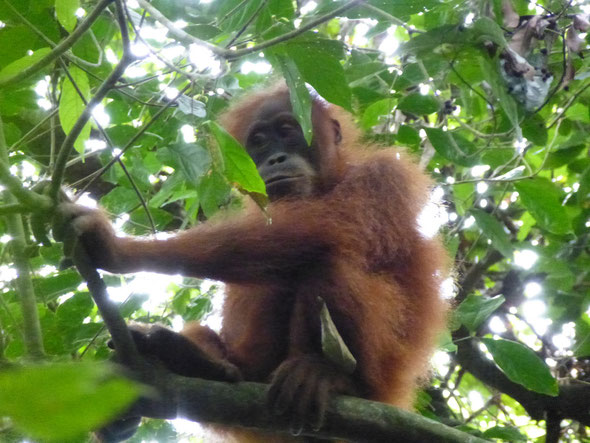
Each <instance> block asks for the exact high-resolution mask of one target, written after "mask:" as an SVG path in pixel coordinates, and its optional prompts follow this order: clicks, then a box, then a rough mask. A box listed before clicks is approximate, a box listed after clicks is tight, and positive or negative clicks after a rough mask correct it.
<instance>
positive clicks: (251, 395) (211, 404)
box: [133, 372, 485, 443]
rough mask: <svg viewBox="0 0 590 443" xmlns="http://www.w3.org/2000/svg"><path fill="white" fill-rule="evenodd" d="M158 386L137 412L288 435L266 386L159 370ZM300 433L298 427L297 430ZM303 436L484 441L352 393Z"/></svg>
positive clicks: (285, 421) (409, 441)
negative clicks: (319, 425)
mask: <svg viewBox="0 0 590 443" xmlns="http://www.w3.org/2000/svg"><path fill="white" fill-rule="evenodd" d="M154 380H155V384H154V386H155V387H156V389H157V390H158V392H161V393H162V395H161V397H160V398H162V399H163V400H162V401H161V402H158V401H154V400H153V399H152V400H148V401H141V402H140V404H138V406H137V408H135V410H134V411H133V413H136V414H140V415H142V416H146V417H158V418H175V417H176V416H179V417H183V418H186V419H189V420H192V421H200V422H207V423H216V424H223V425H230V426H234V427H248V428H259V429H265V430H272V431H276V432H282V433H285V434H287V433H289V432H290V426H289V420H288V418H281V417H277V416H276V415H275V414H273V412H272V411H270V410H269V409H268V406H267V403H266V385H263V384H259V383H249V382H242V383H224V382H215V381H210V380H202V379H198V378H188V377H181V376H178V375H175V374H172V373H169V372H156V374H155V377H154ZM297 431H299V430H297ZM301 434H302V435H309V436H317V437H323V438H330V439H338V440H350V441H370V442H391V441H403V442H406V443H412V442H415V443H423V442H425V441H436V442H473V443H476V442H484V441H485V440H482V439H480V438H477V437H474V436H472V435H469V434H466V433H463V432H461V431H458V430H456V429H453V428H451V427H448V426H445V425H444V424H442V423H439V422H436V421H434V420H430V419H428V418H425V417H423V416H421V415H418V414H413V413H411V412H408V411H405V410H401V409H398V408H394V407H392V406H389V405H386V404H383V403H378V402H374V401H368V400H363V399H360V398H353V397H337V398H335V399H334V400H332V402H331V404H330V406H329V408H328V411H327V415H326V423H325V425H324V426H323V427H322V429H320V430H319V431H313V430H311V429H307V428H304V429H302V430H301Z"/></svg>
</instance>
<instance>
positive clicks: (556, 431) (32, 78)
mask: <svg viewBox="0 0 590 443" xmlns="http://www.w3.org/2000/svg"><path fill="white" fill-rule="evenodd" d="M586 13H590V3H585V2H583V1H569V0H568V1H566V0H539V1H538V2H536V3H535V2H528V1H525V0H482V1H467V2H465V1H459V0H422V1H413V0H367V1H365V2H362V1H358V0H354V1H349V2H346V1H332V0H315V1H314V0H298V1H291V0H248V1H241V0H213V1H211V2H205V1H201V2H199V1H198V0H183V1H171V0H154V1H152V2H147V1H146V0H128V1H126V2H123V1H121V0H118V1H115V2H110V1H107V0H102V1H98V0H95V1H81V0H18V1H16V0H2V1H0V183H1V184H2V185H3V188H4V193H3V195H2V205H1V206H0V215H2V216H3V217H2V218H0V242H1V245H2V248H1V251H2V254H1V255H0V258H1V260H2V264H1V265H0V285H1V287H2V294H1V296H0V367H2V368H5V369H4V370H3V371H2V372H0V417H1V416H4V417H5V418H3V419H0V439H1V440H2V441H12V440H15V441H19V440H21V439H22V438H24V436H29V437H32V438H34V439H38V440H47V439H53V440H57V441H66V440H68V439H74V440H72V441H79V440H81V441H84V440H85V439H86V438H87V437H85V436H84V435H85V432H87V431H88V430H89V429H92V428H95V427H96V426H98V425H99V424H101V423H104V422H105V421H108V420H109V418H112V417H113V416H114V415H116V414H117V413H118V412H119V411H120V410H121V409H122V408H124V407H125V405H127V404H128V403H129V402H130V401H132V400H133V399H134V398H135V396H136V395H137V390H136V388H135V386H134V385H131V384H129V383H126V382H125V381H124V380H123V379H121V378H119V377H118V376H116V375H115V374H114V373H112V372H111V370H110V367H109V366H106V365H105V366H104V367H103V366H97V363H95V362H96V361H102V360H105V359H107V357H108V356H109V351H108V349H107V346H106V342H107V340H108V331H107V330H106V329H105V327H104V324H103V322H102V318H101V316H100V315H99V313H98V311H97V309H96V307H95V306H94V304H93V302H92V299H91V298H90V296H89V294H88V291H87V289H86V286H85V284H84V283H83V281H82V279H81V277H80V276H79V275H78V273H77V272H76V271H75V270H73V269H71V268H70V269H62V268H63V267H61V268H60V260H61V258H62V256H63V251H62V247H61V245H60V243H57V242H55V241H53V239H52V234H51V232H50V230H49V227H50V222H51V218H52V213H53V210H54V208H55V205H56V202H58V201H59V200H60V198H63V195H62V193H61V192H60V187H62V186H64V187H67V190H68V193H69V195H70V198H74V196H75V197H78V198H81V200H79V201H85V202H87V203H89V204H91V203H92V202H98V204H100V205H101V206H102V207H103V208H105V210H106V211H108V212H109V213H110V214H112V215H113V216H114V217H116V222H115V223H116V225H117V227H118V229H121V230H122V231H124V232H127V233H130V234H148V233H155V232H163V231H169V230H173V229H179V228H181V229H182V228H185V227H188V226H191V225H193V224H194V223H197V222H198V220H204V219H206V218H208V217H211V216H212V215H213V214H215V213H216V212H217V211H218V210H220V209H221V208H223V209H230V210H231V209H233V208H239V207H240V206H241V204H242V203H241V201H242V199H243V198H250V197H253V198H254V199H255V200H256V201H257V202H258V203H259V204H260V205H261V206H263V205H264V204H265V200H264V196H263V194H264V189H263V187H261V185H260V179H259V177H258V175H257V173H256V171H255V168H254V166H253V163H252V162H251V161H250V159H249V158H248V157H247V155H245V154H244V151H243V150H242V149H241V147H240V146H238V145H236V143H235V141H234V140H233V139H231V138H230V137H228V135H227V134H226V133H225V132H224V131H223V130H222V129H221V128H220V127H219V126H218V125H216V124H215V123H213V122H214V121H215V119H216V116H217V115H218V114H219V113H220V112H221V111H222V110H223V109H224V107H225V106H226V105H227V102H228V100H229V99H231V97H233V96H236V95H239V94H240V93H241V92H242V91H244V90H248V89H251V88H255V87H261V86H262V87H264V85H265V84H267V83H268V81H269V80H268V78H269V76H272V75H274V76H276V77H277V78H280V77H283V78H285V80H286V82H287V84H288V86H289V88H290V89H291V92H292V102H293V105H294V109H295V110H296V112H297V114H298V118H299V121H300V123H301V125H302V127H303V129H304V131H305V132H306V134H307V135H310V129H311V128H310V108H309V91H308V89H307V88H306V87H305V83H307V84H308V85H311V86H312V87H313V88H314V89H315V90H316V91H317V92H318V93H319V94H320V95H321V96H323V97H324V98H325V99H326V100H328V101H330V102H332V103H334V104H337V105H339V106H341V107H343V108H345V109H347V110H349V111H350V112H352V113H353V114H354V115H355V117H356V119H357V121H358V124H359V126H360V127H361V128H362V129H363V130H364V131H365V137H366V138H367V139H372V140H375V141H377V142H379V143H381V144H384V145H391V144H396V145H398V146H401V147H404V148H406V149H407V150H408V151H410V152H412V153H413V154H415V156H416V158H417V159H418V161H420V163H421V164H422V165H423V166H424V167H425V168H427V169H428V170H429V171H430V172H431V173H432V176H433V178H434V180H435V181H436V188H435V189H434V191H433V204H432V206H431V207H430V208H429V210H428V211H427V213H425V215H424V217H423V219H422V224H423V229H424V230H425V233H426V234H428V233H429V232H431V231H432V230H433V224H434V225H442V235H444V237H445V241H446V244H447V246H448V249H449V252H450V254H451V255H452V256H453V257H454V259H455V273H456V278H455V281H456V283H455V284H453V283H452V282H451V281H449V282H448V283H449V284H448V285H447V287H446V288H445V289H446V291H447V293H448V294H449V295H450V296H452V297H454V299H455V302H454V305H455V306H456V309H455V313H454V315H453V318H452V320H451V322H450V328H449V333H448V334H446V336H445V337H442V338H441V350H440V351H439V352H438V353H437V355H436V356H435V357H434V359H433V363H434V367H435V371H434V376H433V380H432V386H431V387H429V388H428V389H425V390H424V392H422V393H421V395H420V396H419V399H418V410H419V411H420V412H421V413H422V414H423V415H426V416H427V417H430V418H434V419H435V420H440V421H442V422H444V423H446V424H450V425H452V426H457V427H459V428H460V429H462V430H465V431H467V432H470V433H473V434H476V435H478V436H480V437H483V438H498V439H503V440H505V441H527V440H529V441H536V440H537V439H539V440H543V439H544V438H545V434H547V436H546V437H547V441H557V440H558V439H561V440H562V441H588V438H589V437H587V436H586V432H587V429H588V428H587V426H590V386H589V385H588V382H590V277H589V275H588V272H589V271H590V256H589V254H590V245H589V241H590V235H589V234H590V231H589V227H590V158H589V157H588V142H587V141H586V137H587V135H588V131H589V130H590V112H589V105H590V92H588V88H589V86H590V79H589V78H590V67H589V62H588V59H587V58H585V57H584V55H585V54H587V53H588V49H587V47H588V46H587V44H588V41H587V39H588V37H587V36H586V31H587V30H588V28H590V23H589V22H588V20H587V17H586ZM435 227H436V226H434V228H435ZM17 276H18V279H17ZM105 279H106V281H107V284H108V285H109V290H110V294H111V298H112V299H113V300H115V301H117V303H118V304H119V307H120V312H121V314H122V315H123V316H124V318H126V319H133V320H135V321H140V322H160V323H163V324H166V325H170V326H173V327H175V328H178V327H180V326H181V325H182V323H183V322H186V321H190V320H196V319H203V318H206V317H207V316H208V315H209V321H210V322H215V321H216V318H215V315H210V312H211V311H212V309H213V307H214V305H215V304H216V303H214V301H215V297H214V294H216V293H217V292H218V291H217V286H216V285H214V284H211V282H200V281H195V280H191V279H183V278H181V277H173V278H166V277H161V276H152V275H146V274H142V275H140V276H129V277H119V276H109V275H106V276H105ZM33 360H43V361H44V362H45V366H41V367H40V366H38V363H35V364H33V363H32V361H33ZM72 361H81V362H82V363H79V362H78V363H76V364H73V363H72ZM96 368H100V370H97V369H96ZM175 425H176V426H173V425H170V424H169V423H167V422H163V421H157V420H146V421H145V422H144V424H143V426H142V428H141V429H140V431H139V433H138V435H137V436H136V437H135V439H136V441H141V440H142V439H148V440H154V439H156V440H158V441H165V440H166V439H172V440H176V439H180V434H178V435H177V432H182V430H183V429H184V428H183V427H182V426H181V425H179V423H175ZM80 435H82V437H80ZM186 438H196V437H186Z"/></svg>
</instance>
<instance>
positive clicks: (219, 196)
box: [198, 171, 231, 218]
mask: <svg viewBox="0 0 590 443" xmlns="http://www.w3.org/2000/svg"><path fill="white" fill-rule="evenodd" d="M198 191H199V204H200V206H201V208H202V209H203V213H204V214H205V217H207V218H211V217H212V216H213V215H214V214H215V213H216V212H217V211H218V210H219V208H220V207H221V206H222V205H224V204H226V203H227V200H228V199H229V193H230V191H231V187H230V186H229V185H228V183H227V181H226V180H225V179H224V178H223V176H222V175H221V174H220V173H219V172H217V171H212V172H211V174H207V175H206V176H205V177H203V180H202V181H201V183H200V184H199V189H198Z"/></svg>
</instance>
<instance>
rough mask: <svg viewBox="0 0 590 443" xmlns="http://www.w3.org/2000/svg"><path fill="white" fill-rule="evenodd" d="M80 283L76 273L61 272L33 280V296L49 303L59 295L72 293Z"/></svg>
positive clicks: (80, 280) (78, 275)
mask: <svg viewBox="0 0 590 443" xmlns="http://www.w3.org/2000/svg"><path fill="white" fill-rule="evenodd" d="M80 283H82V278H81V277H80V274H79V273H78V272H77V271H74V270H68V271H62V272H60V273H59V274H55V275H50V276H47V277H36V278H34V279H33V285H34V288H35V294H37V295H39V296H41V297H43V300H45V301H46V302H47V301H51V300H53V299H55V298H57V297H58V296H59V295H62V294H65V293H66V292H71V291H74V290H75V289H76V288H77V287H78V286H79V285H80Z"/></svg>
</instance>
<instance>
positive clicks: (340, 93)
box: [277, 34, 351, 110]
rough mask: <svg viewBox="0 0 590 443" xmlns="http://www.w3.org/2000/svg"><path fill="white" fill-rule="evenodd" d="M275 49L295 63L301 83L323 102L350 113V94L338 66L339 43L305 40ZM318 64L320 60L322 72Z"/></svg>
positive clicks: (340, 50) (340, 65)
mask: <svg viewBox="0 0 590 443" xmlns="http://www.w3.org/2000/svg"><path fill="white" fill-rule="evenodd" d="M314 36H315V34H314ZM277 49H279V50H281V51H283V52H284V54H285V55H286V56H287V57H289V58H291V59H292V60H293V61H294V62H295V64H296V65H297V69H299V72H300V73H301V75H302V77H303V80H304V81H305V82H306V83H309V84H310V85H311V86H313V87H314V88H315V90H316V91H317V92H318V93H319V94H320V95H321V96H322V97H323V98H325V99H326V100H327V101H329V102H330V103H334V104H335V105H338V106H342V107H343V108H345V109H348V110H351V102H350V101H351V92H350V88H349V87H348V82H347V81H346V78H345V76H344V68H343V67H342V64H341V63H340V60H341V59H342V58H343V56H344V47H343V45H342V43H340V42H338V41H335V40H328V39H319V38H317V37H315V38H313V39H312V38H309V37H306V38H300V39H295V40H289V41H288V42H287V43H284V44H282V45H281V46H279V47H277ZM318 60H321V63H322V69H318Z"/></svg>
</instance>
